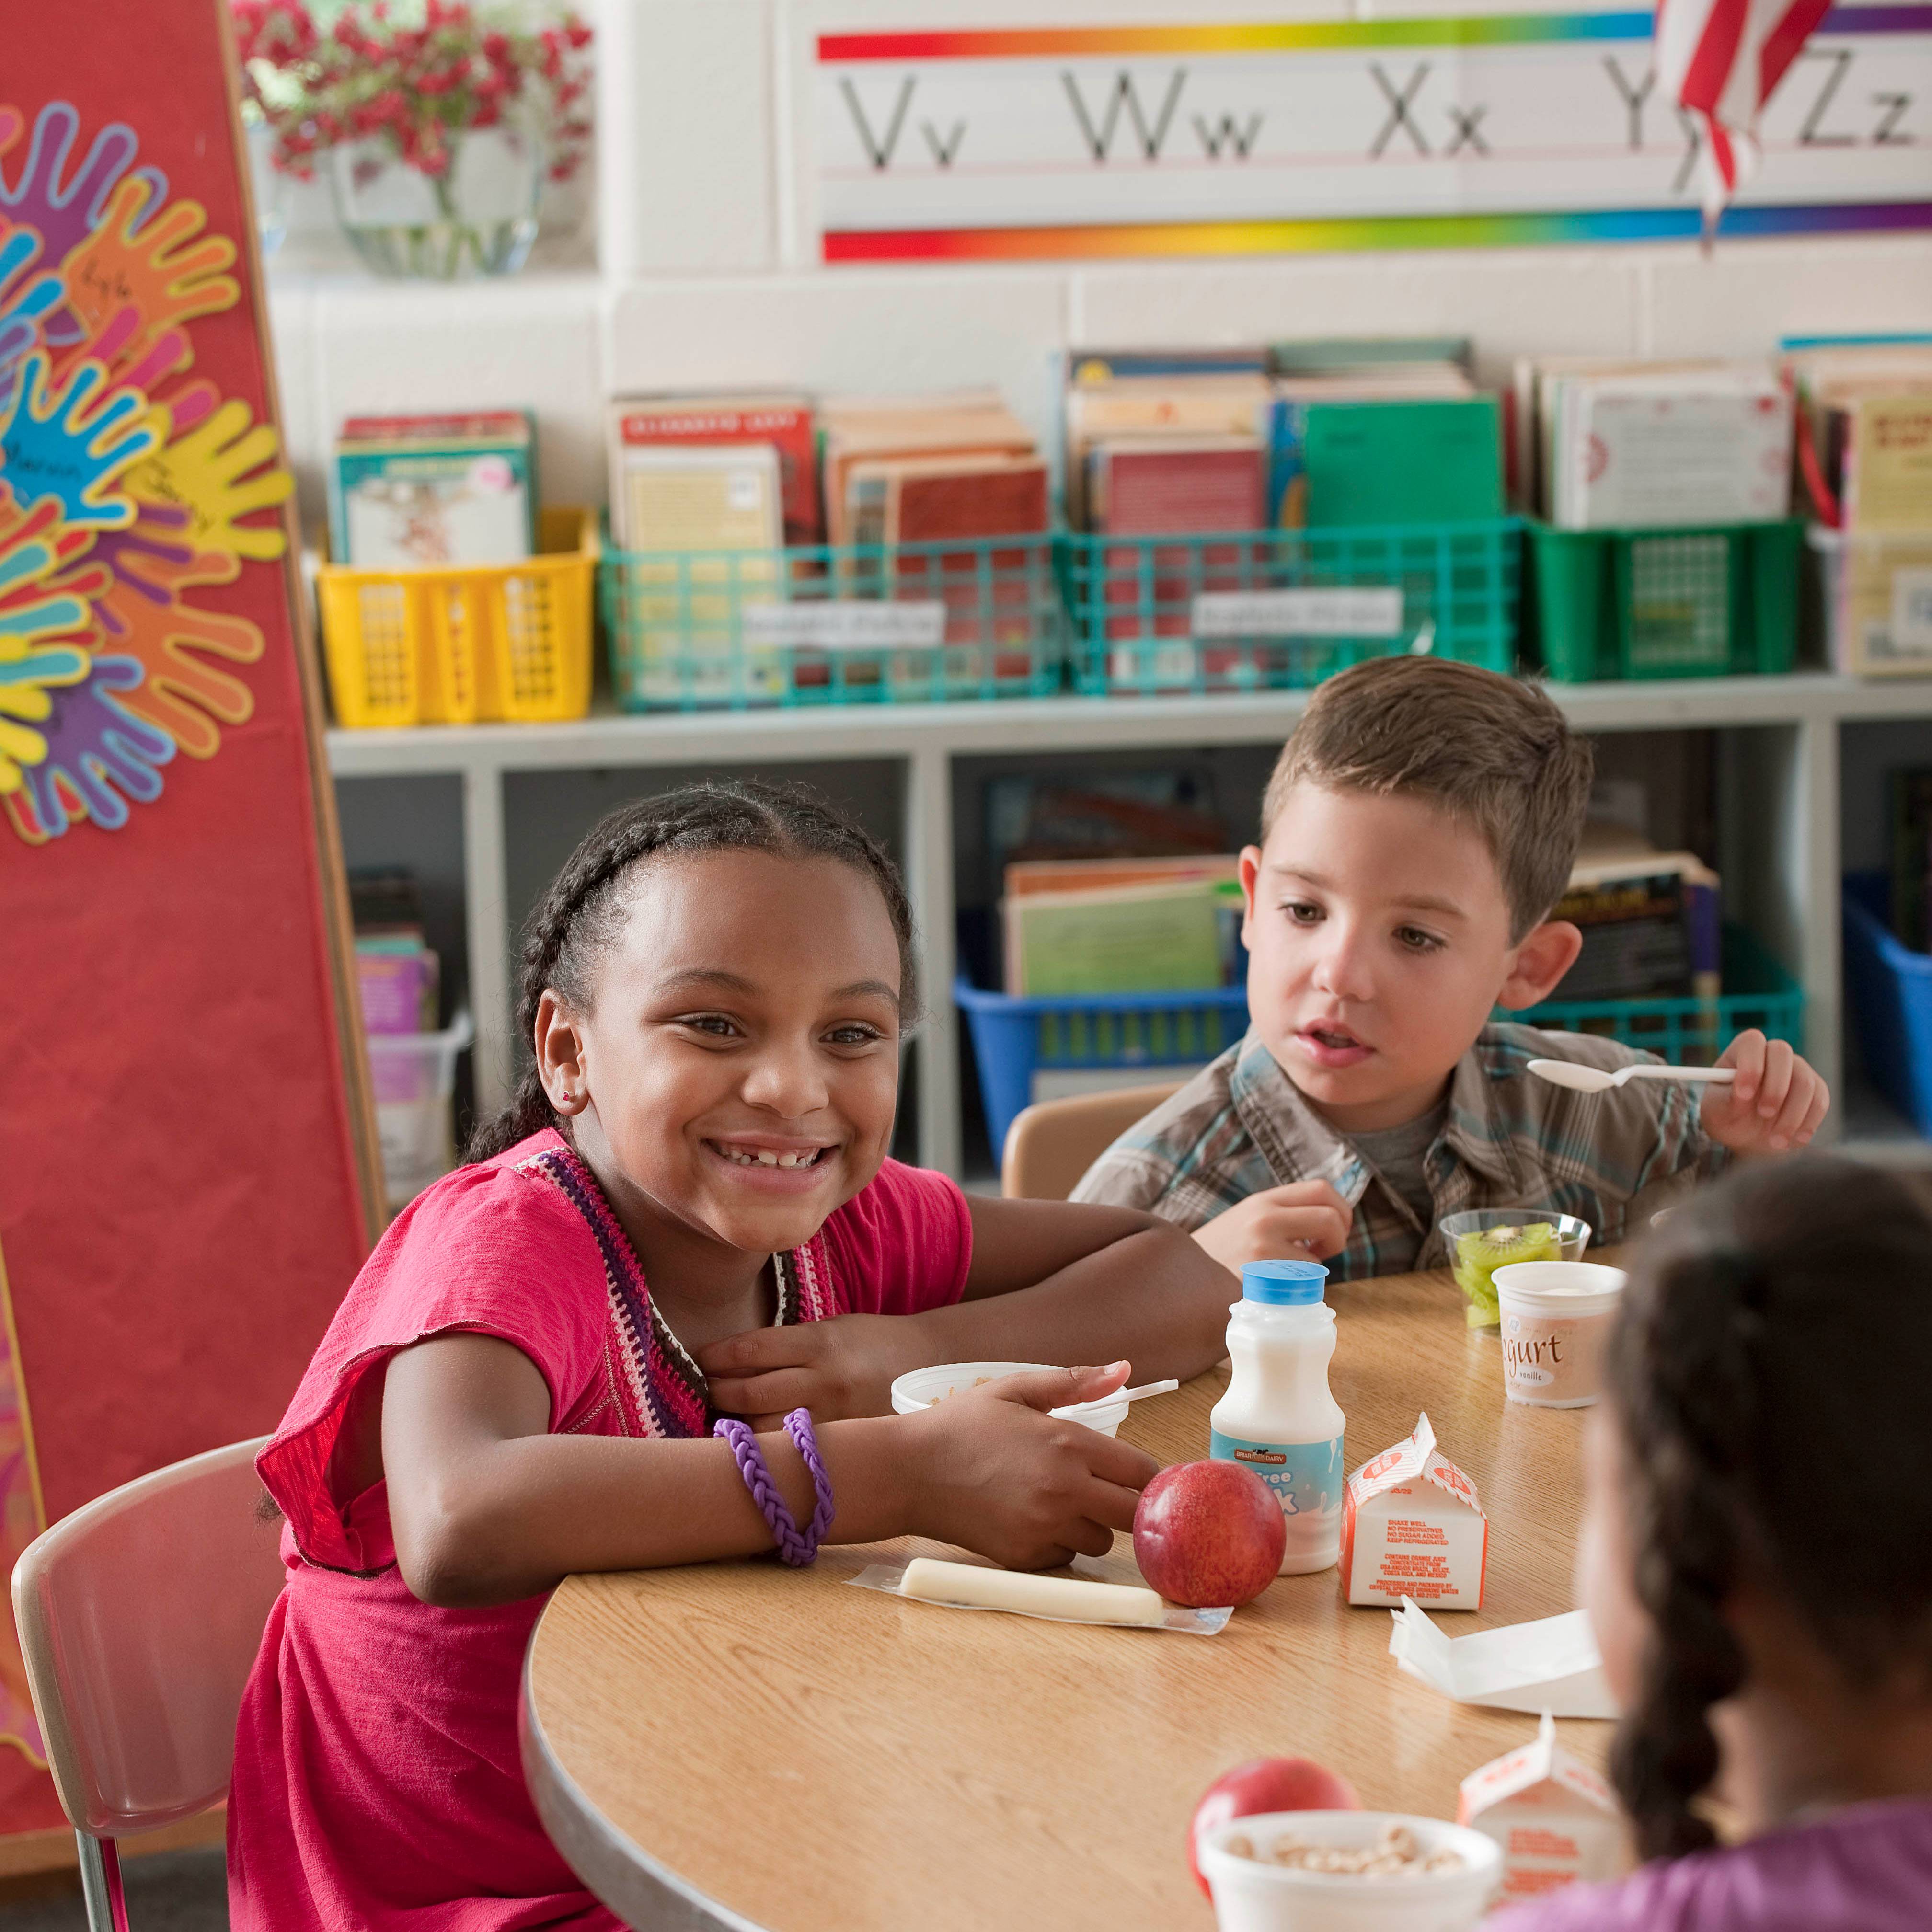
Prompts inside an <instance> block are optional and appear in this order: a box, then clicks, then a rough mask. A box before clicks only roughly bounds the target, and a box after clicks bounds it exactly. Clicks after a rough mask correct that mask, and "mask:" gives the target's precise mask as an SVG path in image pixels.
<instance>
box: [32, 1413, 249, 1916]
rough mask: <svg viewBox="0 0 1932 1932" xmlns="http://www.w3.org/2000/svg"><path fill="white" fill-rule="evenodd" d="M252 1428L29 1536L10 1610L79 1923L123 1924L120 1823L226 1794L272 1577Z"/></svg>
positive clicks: (180, 1814)
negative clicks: (75, 1869) (78, 1897)
mask: <svg viewBox="0 0 1932 1932" xmlns="http://www.w3.org/2000/svg"><path fill="white" fill-rule="evenodd" d="M266 1441H267V1438H266V1436H263V1437H262V1438H260V1439H258V1440H257V1441H255V1442H234V1443H230V1444H229V1446H228V1447H227V1448H225V1449H211V1450H209V1451H208V1453H207V1454H205V1455H203V1456H190V1457H188V1459H187V1460H186V1461H185V1462H183V1463H173V1464H172V1465H170V1466H169V1467H168V1468H166V1469H157V1470H156V1471H154V1473H153V1474H152V1475H148V1476H142V1477H140V1478H137V1479H136V1481H133V1482H131V1483H124V1484H121V1487H120V1488H118V1490H110V1491H109V1492H108V1493H107V1495H106V1496H100V1497H97V1498H96V1499H95V1501H93V1502H91V1503H88V1504H86V1505H83V1507H82V1508H80V1509H77V1510H76V1511H74V1514H72V1515H71V1516H68V1517H62V1519H61V1520H60V1521H59V1522H58V1523H55V1525H54V1526H53V1527H52V1529H49V1530H46V1531H44V1532H43V1533H42V1534H41V1535H39V1536H37V1537H35V1538H34V1540H33V1541H32V1542H31V1543H30V1544H28V1546H27V1547H26V1550H23V1552H22V1553H21V1556H20V1562H18V1563H17V1564H16V1565H14V1566H13V1620H14V1622H15V1624H16V1625H17V1626H18V1628H19V1630H20V1649H21V1651H22V1653H23V1655H24V1656H25V1658H26V1665H27V1682H28V1686H29V1688H31V1691H32V1692H33V1695H34V1712H36V1714H37V1715H38V1717H39V1718H40V1735H41V1736H43V1738H44V1739H46V1747H47V1764H48V1768H49V1769H50V1770H51V1771H52V1773H53V1779H54V1790H55V1793H57V1794H58V1797H59V1799H60V1802H61V1809H62V1811H65V1813H66V1814H67V1815H68V1823H71V1825H72V1826H74V1837H75V1838H77V1840H78V1841H79V1842H80V1882H81V1890H82V1892H83V1896H84V1897H85V1898H86V1902H87V1923H88V1926H89V1932H127V1906H126V1904H125V1902H124V1900H123V1898H122V1896H121V1863H120V1858H119V1855H118V1852H117V1851H116V1850H115V1843H114V1841H115V1837H116V1836H117V1835H121V1834H125V1833H128V1832H149V1831H154V1830H156V1829H158V1828H159V1827H160V1826H163V1825H172V1824H174V1823H177V1822H178V1820H181V1819H184V1818H190V1817H193V1816H194V1814H196V1812H199V1811H206V1810H207V1809H208V1807H209V1806H210V1805H217V1804H219V1803H220V1802H221V1800H222V1799H223V1798H224V1797H226V1796H227V1793H228V1781H229V1776H230V1775H231V1773H232V1772H233V1769H234V1765H235V1719H236V1712H238V1711H239V1709H240V1708H241V1704H242V1687H243V1686H244V1685H245V1684H246V1683H247V1682H248V1673H249V1672H250V1671H251V1670H252V1669H253V1668H254V1663H255V1654H256V1652H257V1651H258V1650H260V1648H261V1645H262V1631H263V1626H264V1625H266V1623H267V1622H268V1620H269V1607H270V1606H271V1605H272V1604H273V1603H274V1602H275V1598H276V1597H277V1596H278V1595H279V1594H280V1592H281V1587H282V1562H281V1556H280V1555H279V1553H278V1545H279V1544H280V1541H281V1535H280V1532H281V1525H280V1524H279V1523H269V1522H264V1521H263V1520H262V1519H261V1518H260V1517H258V1516H257V1514H256V1505H257V1502H258V1500H259V1499H260V1496H261V1494H262V1483H261V1478H260V1477H258V1476H257V1475H256V1474H255V1457H256V1454H257V1451H259V1450H260V1448H261V1447H262V1444H263V1442H266Z"/></svg>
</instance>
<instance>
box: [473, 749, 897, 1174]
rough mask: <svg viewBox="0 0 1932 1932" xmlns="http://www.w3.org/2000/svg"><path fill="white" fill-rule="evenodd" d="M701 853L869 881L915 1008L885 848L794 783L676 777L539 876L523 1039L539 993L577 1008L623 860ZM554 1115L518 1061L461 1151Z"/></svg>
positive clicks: (521, 1134) (517, 1136)
mask: <svg viewBox="0 0 1932 1932" xmlns="http://www.w3.org/2000/svg"><path fill="white" fill-rule="evenodd" d="M703 852H769V853H776V854H780V855H786V856H796V857H799V858H822V859H837V860H838V861H839V862H841V864H844V865H850V867H852V868H853V870H854V871H859V872H862V873H864V874H865V875H866V876H867V877H869V878H871V880H873V881H874V883H875V884H877V886H878V888H879V891H880V895H881V896H882V897H883V898H884V900H885V901H886V911H887V913H888V914H889V916H890V917H891V919H892V931H893V932H894V934H895V935H896V937H897V938H898V947H899V986H900V1008H901V1013H902V1015H903V1016H904V1020H905V1021H906V1022H907V1024H910V1022H912V1021H913V1019H916V1017H917V1010H918V983H917V971H916V969H917V944H916V938H915V936H914V932H913V916H912V905H911V901H910V900H909V899H908V898H907V895H906V889H905V884H904V880H902V879H901V877H900V876H899V870H898V867H897V866H896V865H894V864H893V862H892V859H891V857H890V856H889V854H888V853H887V852H886V849H885V847H883V845H881V844H880V843H879V841H877V839H876V838H874V837H873V836H872V835H871V833H870V832H867V831H866V830H865V829H864V828H863V827H862V826H859V825H856V824H855V823H853V821H852V820H850V819H848V818H847V817H844V815H843V814H841V813H840V812H839V811H837V810H836V809H835V808H834V807H833V806H832V805H831V804H830V803H829V802H828V801H827V800H826V799H823V798H822V797H820V796H819V795H818V794H817V793H815V792H814V791H811V790H809V789H808V788H807V787H805V786H803V785H793V784H784V785H778V784H764V783H762V782H760V781H755V780H747V781H731V782H720V783H716V784H696V785H685V786H682V787H679V789H678V790H675V791H670V792H665V793H662V794H661V795H660V796H657V797H655V798H648V799H640V800H639V801H638V802H637V803H635V804H634V805H622V806H620V807H619V808H618V809H617V810H616V811H613V812H611V813H610V814H608V815H607V816H606V817H604V818H603V819H601V820H599V822H598V823H597V824H596V825H595V826H593V827H592V829H591V830H590V832H589V834H588V835H586V837H585V838H584V840H583V843H582V844H580V845H579V846H578V847H577V850H575V851H574V852H573V853H571V855H570V856H569V858H568V859H567V860H566V861H565V863H564V866H563V869H562V871H559V873H558V874H557V875H556V877H555V878H554V879H553V880H552V881H551V882H550V889H549V891H548V892H546V893H545V894H544V897H543V901H542V903H541V904H539V905H538V907H537V909H536V910H535V912H534V913H532V915H531V916H530V919H529V922H528V924H527V925H526V926H525V928H524V932H523V958H522V983H521V991H520V997H519V998H518V1000H517V1035H518V1037H519V1038H520V1040H522V1041H523V1044H524V1046H526V1048H527V1047H528V1046H529V1044H530V1043H531V1041H532V1038H533V1037H534V1035H535V1029H536V1018H537V1008H538V1005H539V1004H540V1003H541V1001H542V999H543V996H544V993H545V992H556V994H557V995H559V997H560V998H562V1000H563V1001H565V1004H568V1005H569V1006H571V1007H574V1008H575V1009H576V1010H578V1011H579V1012H588V1011H589V1009H590V1007H591V1005H592V987H593V986H594V984H595V977H596V975H595V968H596V965H597V962H598V959H600V958H601V956H602V955H603V953H604V952H605V950H607V948H608V947H610V945H611V944H613V942H614V941H616V938H617V937H618V936H619V933H620V932H622V926H623V909H624V897H625V880H626V878H627V877H628V874H629V873H630V871H631V868H632V867H633V866H634V865H638V864H640V863H641V862H643V861H644V860H646V859H654V858H664V857H672V856H688V855H691V854H694V853H703ZM556 1124H557V1120H556V1115H555V1113H554V1112H553V1111H552V1109H551V1107H550V1097H549V1095H548V1094H547V1093H546V1092H545V1091H544V1084H543V1079H542V1077H541V1074H540V1073H539V1072H538V1069H537V1068H536V1067H535V1065H534V1064H532V1065H531V1066H529V1067H526V1068H525V1069H524V1070H523V1076H522V1078H521V1079H520V1080H519V1081H518V1082H517V1088H516V1091H515V1093H514V1095H512V1097H511V1100H510V1103H509V1105H508V1106H506V1107H505V1108H504V1109H503V1110H502V1112H500V1113H499V1114H498V1115H496V1118H495V1119H493V1120H492V1121H487V1122H485V1123H484V1124H482V1125H481V1126H479V1127H478V1128H477V1130H476V1131H475V1133H473V1134H472V1136H470V1140H469V1147H468V1148H467V1149H466V1151H465V1154H464V1159H465V1160H469V1161H478V1160H490V1158H491V1157H493V1156H494V1155H496V1154H502V1153H503V1152H504V1151H505V1150H507V1149H508V1148H513V1147H514V1146H515V1145H517V1142H519V1141H522V1140H526V1139H528V1138H529V1136H531V1135H532V1134H534V1133H538V1132H540V1131H541V1130H542V1129H544V1128H545V1127H554V1126H556Z"/></svg>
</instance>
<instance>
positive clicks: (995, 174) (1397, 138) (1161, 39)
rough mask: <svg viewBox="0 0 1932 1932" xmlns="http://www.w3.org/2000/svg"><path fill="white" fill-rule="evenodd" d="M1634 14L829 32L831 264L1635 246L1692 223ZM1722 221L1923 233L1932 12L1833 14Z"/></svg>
mask: <svg viewBox="0 0 1932 1932" xmlns="http://www.w3.org/2000/svg"><path fill="white" fill-rule="evenodd" d="M1651 34H1652V17H1651V16H1650V15H1649V13H1634V12H1633V13H1547V14H1512V15H1499V16H1472V17H1463V18H1431V19H1416V20H1369V21H1299V22H1294V23H1279V24H1266V23H1246V24H1239V25H1234V26H1171V27H1148V26H1135V27H1127V26H1123V27H1118V28H1109V27H1082V28H1054V27H1042V28H1024V29H1016V30H1000V31H980V30H973V31H946V30H944V29H938V28H919V29H917V30H908V31H892V32H886V33H880V32H871V31H868V32H861V33H850V34H836V33H833V34H823V35H821V36H820V37H819V40H818V42H817V68H816V80H815V101H814V115H815V132H814V140H815V143H816V160H817V166H816V172H815V176H814V180H813V181H812V182H811V184H810V189H809V190H808V192H809V191H815V193H816V196H817V208H816V210H815V226H816V227H817V232H818V233H819V235H820V245H821V251H822V254H823V259H824V260H826V261H827V262H832V263H837V262H867V261H873V262H876V261H886V260H941V261H943V260H976V259H997V258H1000V257H1007V258H1012V257H1076V256H1095V255H1103V256H1104V255H1144V254H1241V253H1246V252H1273V251H1280V250H1287V249H1295V248H1376V247H1440V246H1453V245H1463V244H1466V245H1515V244H1522V243H1531V242H1580V241H1648V240H1659V239H1670V238H1673V237H1676V236H1694V235H1695V234H1696V233H1697V232H1698V229H1699V225H1700V196H1699V184H1698V166H1697V145H1698V141H1699V139H1700V136H1699V133H1698V131H1697V127H1696V126H1695V125H1694V123H1693V122H1692V121H1691V119H1690V118H1689V117H1688V116H1687V115H1684V114H1683V113H1681V112H1680V111H1679V110H1677V109H1676V108H1675V107H1673V106H1672V105H1671V104H1669V103H1667V102H1666V101H1664V100H1663V99H1662V98H1661V97H1660V95H1659V94H1658V88H1657V85H1656V81H1655V76H1654V74H1653V72H1652V46H1651ZM1761 135H1762V142H1763V154H1764V164H1763V168H1762V169H1761V171H1760V172H1759V174H1758V175H1757V177H1756V178H1755V179H1754V181H1751V183H1750V184H1748V186H1747V187H1745V190H1743V191H1742V193H1741V194H1740V195H1739V197H1738V199H1737V202H1736V205H1734V206H1733V207H1732V208H1730V210H1729V211H1727V213H1726V214H1725V217H1724V225H1723V229H1722V231H1721V232H1722V233H1725V234H1727V235H1732V234H1735V235H1754V234H1757V235H1762V234H1814V233H1846V232H1856V231H1861V230H1862V231H1867V232H1869V231H1873V230H1884V229H1907V228H1923V227H1926V226H1932V5H1892V6H1850V7H1837V8H1835V9H1834V10H1832V12H1831V13H1829V14H1828V15H1827V16H1826V19H1825V20H1824V22H1823V24H1822V25H1821V26H1820V28H1819V30H1818V31H1817V34H1815V35H1814V37H1813V39H1812V41H1811V43H1810V45H1809V46H1807V48H1806V49H1805V52H1803V54H1802V55H1801V56H1800V58H1799V60H1798V62H1796V65H1794V67H1793V69H1792V71H1791V72H1790V74H1789V75H1788V76H1787V78H1786V80H1785V81H1784V84H1783V86H1781V88H1780V89H1779V91H1778V93H1777V95H1775V97H1774V98H1773V99H1772V102H1771V104H1770V105H1769V108H1768V109H1767V110H1766V115H1765V117H1764V120H1763V125H1762V128H1761Z"/></svg>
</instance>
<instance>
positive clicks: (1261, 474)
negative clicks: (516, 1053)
mask: <svg viewBox="0 0 1932 1932" xmlns="http://www.w3.org/2000/svg"><path fill="white" fill-rule="evenodd" d="M1064 430H1065V437H1066V465H1065V467H1066V475H1067V502H1068V511H1069V515H1070V518H1071V519H1072V520H1073V522H1074V523H1075V524H1076V527H1078V528H1080V529H1084V530H1085V531H1088V532H1091V533H1092V534H1094V535H1102V536H1107V537H1112V538H1120V539H1121V541H1120V542H1119V543H1118V544H1109V546H1108V547H1106V549H1105V550H1103V551H1102V552H1101V553H1100V559H1099V562H1098V574H1099V577H1100V583H1099V586H1098V590H1097V595H1098V598H1099V600H1100V602H1101V603H1102V604H1103V606H1104V607H1105V610H1106V620H1105V634H1106V637H1108V638H1109V639H1110V640H1119V641H1118V648H1115V649H1111V650H1110V652H1109V677H1110V679H1111V680H1112V682H1115V684H1117V685H1121V687H1123V688H1126V687H1129V686H1133V687H1136V688H1145V685H1146V683H1147V682H1148V678H1147V673H1148V661H1147V660H1148V651H1149V640H1169V639H1171V640H1175V641H1173V642H1172V643H1157V644H1155V645H1154V646H1153V654H1152V675H1153V679H1154V682H1156V683H1157V684H1159V685H1189V684H1190V683H1191V682H1193V680H1194V679H1196V676H1197V673H1198V674H1199V675H1200V676H1203V677H1205V679H1208V681H1210V682H1212V681H1214V680H1215V679H1217V678H1218V677H1220V676H1222V675H1223V674H1224V673H1229V672H1231V671H1232V670H1233V668H1234V661H1235V660H1236V659H1238V658H1239V656H1240V655H1241V650H1242V649H1243V648H1244V645H1243V643H1241V641H1239V640H1237V641H1234V642H1230V643H1210V642H1208V641H1205V639H1206V637H1207V636H1208V632H1207V631H1205V629H1204V628H1203V626H1204V624H1205V619H1204V618H1203V617H1202V606H1201V605H1200V604H1199V601H1198V600H1199V599H1200V598H1202V597H1204V596H1205V597H1208V598H1217V597H1223V598H1225V597H1226V596H1228V595H1238V594H1240V593H1242V592H1250V591H1254V590H1257V589H1259V590H1267V589H1272V588H1274V587H1277V583H1278V582H1281V581H1296V582H1298V581H1299V580H1300V579H1299V577H1298V576H1295V577H1290V578H1287V579H1283V578H1282V577H1281V576H1280V571H1279V570H1278V569H1277V565H1278V564H1279V563H1280V561H1281V558H1280V553H1279V550H1278V546H1277V544H1276V543H1275V542H1274V541H1273V539H1272V537H1271V535H1270V533H1271V532H1274V531H1277V530H1283V529H1287V530H1294V529H1304V528H1305V529H1310V530H1320V531H1338V530H1344V529H1359V528H1364V527H1386V526H1414V525H1416V524H1440V523H1472V522H1481V521H1486V520H1493V519H1494V518H1496V517H1499V516H1501V515H1502V511H1503V479H1502V432H1501V419H1500V413H1499V407H1498V404H1497V401H1496V398H1493V397H1491V396H1483V395H1478V394H1477V393H1476V392H1475V385H1474V383H1473V382H1472V380H1471V377H1470V374H1469V344H1468V342H1467V341H1466V340H1465V339H1463V338H1448V339H1443V340H1438V339H1436V338H1425V339H1421V340H1409V339H1401V340H1391V341H1377V340H1373V339H1366V340H1361V341H1351V340H1340V341H1321V342H1280V343H1277V344H1274V345H1273V346H1272V347H1268V348H1260V347H1257V348H1254V349H1251V350H1202V351H1188V350H1134V351H1101V350H1089V351H1081V352H1078V353H1075V354H1074V355H1073V356H1070V358H1069V359H1068V363H1067V387H1066V392H1065V398H1064ZM1160 538H1174V539H1176V540H1177V541H1173V542H1157V541H1153V540H1154V539H1160ZM1206 539H1215V541H1206ZM1223 539H1225V540H1223ZM1283 634H1284V635H1286V634H1289V633H1286V632H1284V633H1283ZM1183 640H1185V641H1183ZM1197 651H1198V652H1199V658H1197V655H1196V653H1197ZM1223 660H1226V662H1223Z"/></svg>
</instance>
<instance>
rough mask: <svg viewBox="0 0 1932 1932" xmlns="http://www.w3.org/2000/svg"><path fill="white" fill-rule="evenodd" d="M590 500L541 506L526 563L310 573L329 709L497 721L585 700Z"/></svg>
mask: <svg viewBox="0 0 1932 1932" xmlns="http://www.w3.org/2000/svg"><path fill="white" fill-rule="evenodd" d="M597 557H598V541H597V516H596V512H595V511H592V510H584V509H562V508H559V509H554V510H545V511H542V512H541V514H540V516H539V518H538V554H537V555H536V556H533V557H532V558H530V559H529V561H528V562H523V563H500V564H486V565H476V566H472V567H469V568H464V569H460V570H458V569H451V570H358V569H356V568H354V566H353V565H349V564H332V563H324V564H323V565H322V566H321V567H320V569H319V570H318V571H317V573H316V576H317V595H318V597H319V598H320V601H321V604H322V634H323V652H324V655H326V658H327V660H328V663H329V694H330V696H331V697H332V698H333V699H334V700H335V715H336V717H337V718H338V721H340V722H341V723H342V724H346V725H349V726H350V727H353V728H355V729H357V730H361V729H364V728H367V727H377V728H380V727H386V726H395V725H404V724H481V723H495V722H497V721H508V722H511V723H516V724H553V723H556V722H557V721H560V720H562V719H565V718H581V717H582V716H583V715H584V713H585V712H586V711H588V710H589V709H590V663H591V651H590V614H591V595H590V590H591V584H592V580H594V579H595V575H596V572H597Z"/></svg>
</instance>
